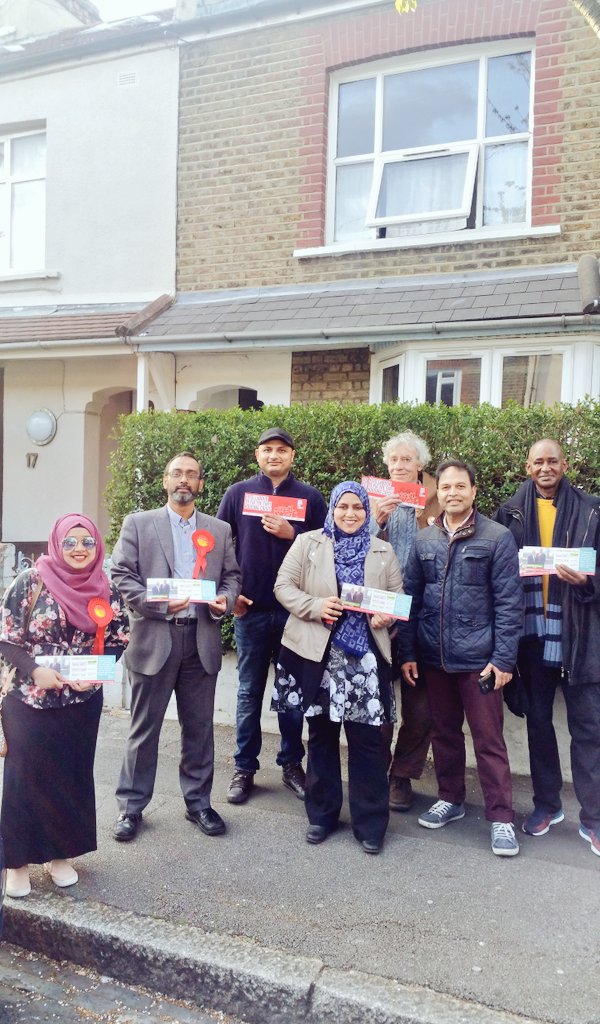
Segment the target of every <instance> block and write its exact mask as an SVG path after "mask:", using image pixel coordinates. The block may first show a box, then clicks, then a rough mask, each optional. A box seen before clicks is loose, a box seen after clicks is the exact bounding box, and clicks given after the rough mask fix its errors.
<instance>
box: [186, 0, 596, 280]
mask: <svg viewBox="0 0 600 1024" xmlns="http://www.w3.org/2000/svg"><path fill="white" fill-rule="evenodd" d="M524 34H535V37H536V70H535V82H536V93H535V146H534V156H533V158H534V195H533V200H534V222H535V224H536V225H539V226H542V225H546V224H554V223H560V225H561V235H560V236H559V237H555V236H549V237H545V236H544V237H539V238H528V239H515V240H511V241H503V242H497V241H495V242H469V241H467V242H466V243H464V244H460V245H437V246H436V245H432V246H430V247H427V248H418V249H398V250H388V251H386V252H376V253H372V252H371V253H359V254H352V255H346V256H336V257H320V258H311V259H302V260H297V259H294V258H293V256H292V252H293V250H294V249H295V248H296V247H300V246H316V245H320V244H322V242H323V225H324V213H325V209H324V199H325V172H326V156H325V152H326V143H327V99H328V75H329V72H330V71H331V70H332V69H334V68H336V67H341V66H346V65H348V64H352V63H358V62H360V61H362V60H373V59H375V58H377V57H380V56H386V55H388V56H389V55H394V54H401V53H402V52H406V51H411V50H418V49H427V48H430V47H433V46H436V47H439V46H444V45H448V44H455V43H461V42H465V41H467V42H468V41H471V40H475V39H481V40H490V39H496V38H504V37H510V36H520V35H524ZM599 57H600V43H599V41H598V39H597V37H596V36H595V35H594V33H593V32H592V30H591V28H590V27H589V26H588V25H587V24H586V23H585V21H584V19H583V18H582V17H581V15H580V14H579V13H578V12H577V11H576V10H575V8H574V7H573V6H572V5H571V4H569V2H568V0H422V2H421V4H420V5H419V9H418V11H417V12H416V13H415V14H410V15H403V16H399V15H398V14H397V13H396V12H395V10H394V7H393V3H392V0H390V5H389V9H387V8H383V7H376V8H373V9H372V10H366V11H362V12H357V13H355V14H344V15H332V16H329V17H323V18H319V19H315V20H313V21H312V22H308V23H305V24H296V25H290V26H286V27H281V28H272V29H262V30H259V31H253V32H247V33H243V34H240V35H239V36H231V37H228V38H226V39H220V40H214V41H212V42H208V43H206V42H202V43H198V44H194V45H190V46H189V47H187V48H186V49H184V51H183V53H182V80H181V108H180V133H181V135H180V161H179V197H180V201H179V225H178V281H177V285H178V288H179V289H180V290H182V291H192V290H204V289H212V288H228V287H243V286H258V285H264V284H274V285H277V284H285V283H291V284H300V283H308V282H317V281H330V280H343V279H349V278H371V277H377V276H380V275H384V276H385V275H397V274H411V273H420V274H422V273H427V272H431V273H447V272H456V271H460V272H462V271H469V270H482V269H491V268H510V267H515V266H521V265H529V266H531V265H539V264H548V263H555V262H559V261H563V260H567V261H575V260H576V259H577V258H578V257H579V255H580V254H581V253H582V252H584V251H586V250H589V249H592V250H595V249H596V248H597V244H598V226H599V217H598V210H599V209H600V133H598V131H597V124H598V114H599V111H600V76H599V75H598V59H599Z"/></svg>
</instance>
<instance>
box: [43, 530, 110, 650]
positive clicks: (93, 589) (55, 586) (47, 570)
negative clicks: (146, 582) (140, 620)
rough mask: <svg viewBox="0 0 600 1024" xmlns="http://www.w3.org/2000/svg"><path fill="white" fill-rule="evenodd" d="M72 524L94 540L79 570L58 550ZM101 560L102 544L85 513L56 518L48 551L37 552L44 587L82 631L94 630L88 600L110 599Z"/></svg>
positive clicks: (90, 631) (102, 556) (106, 578)
mask: <svg viewBox="0 0 600 1024" xmlns="http://www.w3.org/2000/svg"><path fill="white" fill-rule="evenodd" d="M75 526H82V527H83V529H84V530H87V531H88V533H89V534H90V536H91V537H93V538H94V540H95V541H96V557H95V559H94V561H93V562H90V564H89V565H86V566H85V568H83V569H74V568H72V567H71V566H70V565H67V563H66V562H65V560H64V558H63V553H62V541H63V540H64V538H65V537H66V536H67V534H68V533H69V530H72V529H73V528H74V527H75ZM103 560H104V543H103V541H102V537H101V536H100V534H99V532H98V529H97V527H96V526H95V525H94V523H93V522H92V520H91V519H88V517H87V516H84V515H80V514H79V513H78V512H69V513H68V514H67V515H65V516H60V517H59V518H58V519H57V520H56V522H55V524H54V526H53V527H52V530H51V531H50V537H49V538H48V554H47V555H40V557H39V558H38V560H37V562H36V563H35V567H36V569H37V570H38V572H39V574H40V576H41V577H42V580H43V581H44V584H45V586H46V588H47V589H48V590H49V591H50V593H51V594H52V597H53V598H54V600H55V601H57V602H58V604H59V605H60V607H61V608H62V610H63V611H64V613H65V615H66V616H67V619H68V621H69V622H70V623H72V625H73V626H76V627H77V629H83V630H85V632H86V633H95V632H96V624H95V622H94V621H93V620H92V619H91V618H90V616H89V615H88V610H87V606H88V602H89V601H90V600H91V599H92V598H97V597H101V598H102V599H103V600H105V601H109V600H110V584H109V582H108V577H107V575H106V573H105V572H104V570H103V569H102V562H103Z"/></svg>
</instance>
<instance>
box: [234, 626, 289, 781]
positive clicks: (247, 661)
mask: <svg viewBox="0 0 600 1024" xmlns="http://www.w3.org/2000/svg"><path fill="white" fill-rule="evenodd" d="M287 617H288V613H287V612H286V611H285V609H283V608H282V607H281V606H278V607H277V608H276V609H274V610H273V611H269V612H259V611H252V609H250V610H249V611H247V612H246V614H245V615H242V616H241V618H236V619H234V621H233V629H234V633H235V642H236V644H237V654H238V675H239V689H238V698H237V717H236V726H237V749H236V752H235V755H234V758H235V764H236V768H241V769H242V771H245V772H257V771H258V769H259V768H260V764H259V761H258V755H259V754H260V748H261V745H262V733H261V731H260V713H261V709H262V702H263V697H264V694H265V687H266V685H267V676H268V674H269V668H270V665H271V662H274V661H275V659H276V658H277V656H278V654H279V648H280V647H281V637H282V634H283V629H284V626H285V623H286V620H287ZM277 718H278V720H279V732H280V733H281V749H280V751H279V753H278V755H277V764H278V765H281V766H283V765H286V764H300V762H301V761H302V758H303V757H304V746H303V743H302V723H303V715H302V712H301V711H299V712H298V714H293V713H290V712H286V714H284V715H278V716H277Z"/></svg>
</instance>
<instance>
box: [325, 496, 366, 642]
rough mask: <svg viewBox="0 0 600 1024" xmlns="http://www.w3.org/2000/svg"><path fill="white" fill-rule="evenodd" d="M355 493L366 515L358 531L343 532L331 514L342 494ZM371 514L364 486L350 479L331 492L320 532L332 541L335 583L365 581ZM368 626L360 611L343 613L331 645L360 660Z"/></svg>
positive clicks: (358, 582) (359, 582)
mask: <svg viewBox="0 0 600 1024" xmlns="http://www.w3.org/2000/svg"><path fill="white" fill-rule="evenodd" d="M348 492H350V494H356V496H357V497H358V498H360V501H361V503H362V506H363V508H364V509H365V511H366V513H367V515H366V518H365V521H364V523H363V525H362V526H361V528H360V530H357V531H356V533H344V531H343V530H340V529H339V527H337V526H336V525H335V522H334V519H333V512H334V509H335V508H336V506H337V504H338V502H339V500H340V498H341V497H342V495H343V494H347V493H348ZM370 519H371V512H370V508H369V496H368V494H367V492H366V491H365V489H364V487H361V485H360V484H357V483H355V482H354V481H353V480H344V481H343V483H341V484H337V486H336V487H334V489H333V491H332V492H331V498H330V499H329V511H328V512H327V518H326V520H325V525H324V526H323V533H325V534H326V535H327V536H328V537H331V540H332V541H333V557H334V561H335V575H336V577H337V581H338V583H340V584H341V583H356V584H359V585H362V584H363V583H364V582H365V558H366V557H367V553H368V551H369V549H370V546H371V537H370V533H369V521H370ZM369 634H370V630H369V626H368V623H367V616H366V615H365V613H364V612H352V611H346V612H345V613H344V615H343V616H342V619H341V621H340V623H339V625H338V626H336V627H335V631H334V635H333V641H332V642H333V643H334V644H335V645H336V647H341V648H342V650H343V651H346V653H347V654H353V655H355V656H357V657H359V658H362V656H363V655H364V654H366V653H367V651H368V650H369V649H370V644H369Z"/></svg>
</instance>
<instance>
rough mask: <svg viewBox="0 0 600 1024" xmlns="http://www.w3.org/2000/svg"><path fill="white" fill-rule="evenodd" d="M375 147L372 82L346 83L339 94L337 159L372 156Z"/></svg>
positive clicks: (372, 80) (372, 79)
mask: <svg viewBox="0 0 600 1024" xmlns="http://www.w3.org/2000/svg"><path fill="white" fill-rule="evenodd" d="M374 146H375V79H374V78H366V79H364V80H363V81H360V82H345V83H344V84H343V85H340V88H339V91H338V135H337V155H338V156H359V155H360V154H361V153H372V152H373V148H374Z"/></svg>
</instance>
